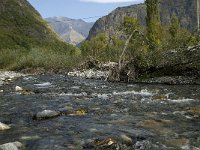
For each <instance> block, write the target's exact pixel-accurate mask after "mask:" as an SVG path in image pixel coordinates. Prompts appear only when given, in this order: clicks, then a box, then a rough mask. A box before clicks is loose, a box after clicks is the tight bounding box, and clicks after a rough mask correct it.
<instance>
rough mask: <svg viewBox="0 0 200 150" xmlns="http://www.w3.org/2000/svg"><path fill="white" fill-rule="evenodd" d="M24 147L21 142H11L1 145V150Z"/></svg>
mask: <svg viewBox="0 0 200 150" xmlns="http://www.w3.org/2000/svg"><path fill="white" fill-rule="evenodd" d="M21 147H22V143H20V142H11V143H6V144H3V145H0V150H18V148H21Z"/></svg>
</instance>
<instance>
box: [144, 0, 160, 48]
mask: <svg viewBox="0 0 200 150" xmlns="http://www.w3.org/2000/svg"><path fill="white" fill-rule="evenodd" d="M145 4H146V6H147V17H146V23H147V37H148V39H149V40H150V42H151V43H152V45H151V46H150V48H151V50H155V49H157V48H159V47H160V46H161V22H160V12H159V0H146V1H145Z"/></svg>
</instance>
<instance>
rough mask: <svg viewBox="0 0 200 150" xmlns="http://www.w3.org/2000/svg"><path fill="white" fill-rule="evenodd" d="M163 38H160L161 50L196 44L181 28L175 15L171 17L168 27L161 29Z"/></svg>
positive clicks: (195, 40) (194, 39) (194, 38)
mask: <svg viewBox="0 0 200 150" xmlns="http://www.w3.org/2000/svg"><path fill="white" fill-rule="evenodd" d="M163 33H164V35H165V36H163V38H162V48H163V50H170V49H178V48H184V47H188V46H193V45H195V44H197V39H196V37H195V36H193V35H192V33H190V32H189V31H188V30H186V29H184V28H182V27H181V25H180V22H179V20H178V18H177V16H176V15H175V14H173V15H172V17H171V24H170V26H169V27H165V28H164V27H163Z"/></svg>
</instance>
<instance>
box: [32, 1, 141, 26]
mask: <svg viewBox="0 0 200 150" xmlns="http://www.w3.org/2000/svg"><path fill="white" fill-rule="evenodd" d="M28 1H29V2H30V3H31V4H32V5H33V7H34V8H35V9H36V10H37V11H38V12H39V13H40V14H41V15H42V17H43V18H48V17H55V16H57V17H68V18H73V19H83V20H85V21H87V22H94V21H96V20H97V19H98V18H99V17H101V16H105V15H107V14H108V13H110V12H111V11H113V10H114V9H115V8H117V7H122V6H128V5H132V4H137V3H142V2H144V0H28ZM90 17H94V18H90Z"/></svg>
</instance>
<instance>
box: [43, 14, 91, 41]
mask: <svg viewBox="0 0 200 150" xmlns="http://www.w3.org/2000/svg"><path fill="white" fill-rule="evenodd" d="M46 20H47V22H48V23H49V24H50V26H51V27H52V28H53V29H54V30H55V32H57V33H58V34H59V35H60V36H61V38H62V39H63V40H64V41H65V42H67V43H70V44H73V45H77V44H79V43H80V42H82V41H83V40H85V39H86V37H87V36H88V34H89V30H90V29H91V28H92V26H93V24H94V23H87V22H85V21H83V20H81V19H78V20H76V19H70V18H66V17H52V18H47V19H46Z"/></svg>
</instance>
